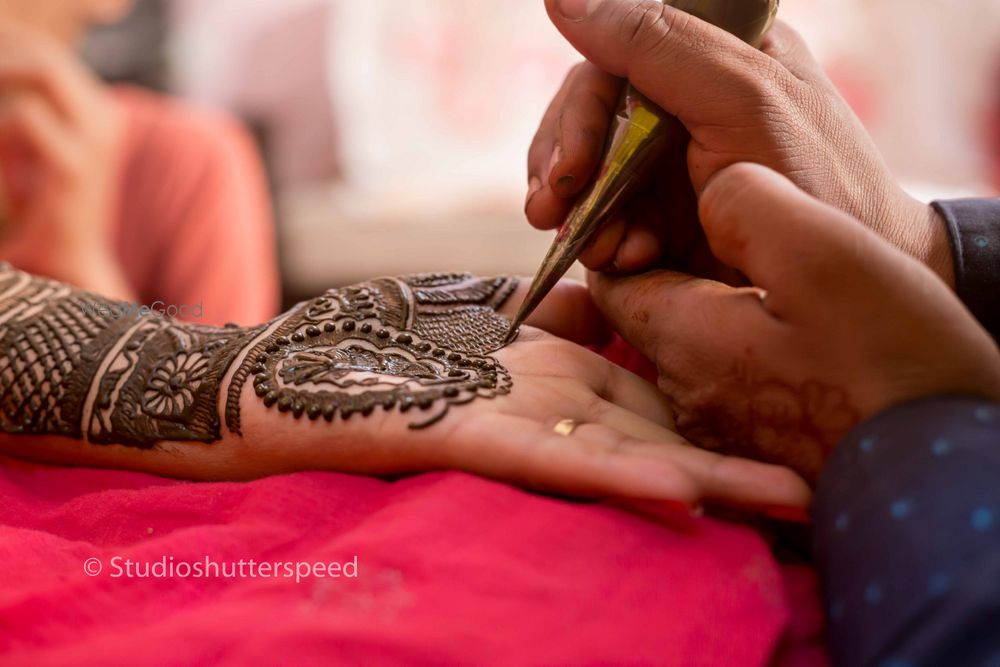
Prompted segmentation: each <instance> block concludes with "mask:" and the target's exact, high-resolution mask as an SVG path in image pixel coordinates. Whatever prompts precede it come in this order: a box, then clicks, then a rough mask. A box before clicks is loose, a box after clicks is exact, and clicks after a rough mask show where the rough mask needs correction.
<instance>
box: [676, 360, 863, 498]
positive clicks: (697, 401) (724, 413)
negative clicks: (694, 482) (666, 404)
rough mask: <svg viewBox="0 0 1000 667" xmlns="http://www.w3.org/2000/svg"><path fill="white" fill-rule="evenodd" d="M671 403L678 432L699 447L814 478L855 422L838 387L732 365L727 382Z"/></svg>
mask: <svg viewBox="0 0 1000 667" xmlns="http://www.w3.org/2000/svg"><path fill="white" fill-rule="evenodd" d="M692 396H693V397H694V398H693V400H692V399H689V400H685V401H677V406H676V407H675V412H676V414H675V420H676V423H677V428H678V431H679V432H680V433H681V435H683V436H684V437H685V438H687V439H688V440H690V441H691V442H692V443H694V444H696V445H698V446H699V447H705V448H706V449H711V450H713V451H717V452H721V453H731V454H735V455H744V456H745V455H747V454H748V453H749V454H750V455H751V456H752V457H753V458H757V459H760V460H762V461H768V462H771V463H778V464H782V465H788V466H790V467H792V468H794V469H795V470H797V471H798V472H800V473H802V474H804V475H805V476H806V477H807V478H810V479H815V478H816V476H817V475H818V473H819V471H820V470H821V469H822V466H823V461H824V460H825V459H826V457H827V456H828V455H829V452H830V451H831V450H832V449H833V448H834V447H835V446H836V444H837V443H838V442H839V441H840V440H841V438H843V436H844V435H845V434H846V433H847V431H849V430H850V429H851V428H852V427H854V426H855V425H856V424H857V423H858V421H859V420H860V418H861V415H860V412H859V411H858V410H857V409H856V408H855V407H854V406H853V405H852V403H851V397H850V395H849V393H848V392H847V391H845V390H844V389H843V388H841V387H836V386H831V385H828V384H824V383H822V382H819V381H817V380H806V381H803V382H799V383H791V382H787V381H784V380H781V379H778V378H775V377H772V376H769V375H763V376H762V375H761V374H759V373H757V372H755V371H754V370H753V369H752V368H750V367H749V365H747V364H737V366H736V368H735V369H734V370H733V372H732V375H731V377H729V378H728V379H726V380H725V381H723V382H721V383H720V384H718V385H716V386H712V387H711V390H710V391H709V392H708V393H706V394H704V395H702V394H699V393H697V392H695V393H694V394H692Z"/></svg>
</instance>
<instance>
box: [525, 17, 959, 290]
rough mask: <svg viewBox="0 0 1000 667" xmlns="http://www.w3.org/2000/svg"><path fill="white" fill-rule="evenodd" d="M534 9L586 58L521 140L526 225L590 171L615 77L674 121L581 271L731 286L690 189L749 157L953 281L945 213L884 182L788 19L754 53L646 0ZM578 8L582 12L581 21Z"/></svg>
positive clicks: (881, 169) (554, 209)
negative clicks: (527, 139)
mask: <svg viewBox="0 0 1000 667" xmlns="http://www.w3.org/2000/svg"><path fill="white" fill-rule="evenodd" d="M545 5H546V8H547V9H548V12H549V15H550V17H551V19H552V21H553V22H554V23H555V25H556V27H557V28H558V29H559V30H560V31H561V32H562V33H563V35H564V36H565V37H566V39H568V40H569V42H570V43H571V44H572V45H573V46H575V47H576V48H577V49H578V50H579V51H580V52H581V53H582V54H583V55H584V56H585V57H586V58H587V59H588V61H589V62H585V63H583V64H581V65H579V66H577V67H576V68H575V69H574V70H572V71H571V72H570V74H569V77H568V78H567V79H566V82H565V84H564V85H563V87H562V90H560V91H559V93H558V94H557V95H556V97H555V99H554V100H553V101H552V103H551V106H550V107H549V109H548V111H547V113H546V114H545V117H544V119H543V120H542V123H541V127H540V128H539V130H538V134H537V135H536V137H535V139H534V142H533V143H532V146H531V150H530V153H529V159H528V164H529V167H528V173H529V194H528V203H527V206H526V212H527V215H528V219H529V221H530V222H531V224H532V225H534V226H535V227H538V228H541V229H551V228H554V227H556V226H558V225H559V224H561V223H562V220H563V219H564V217H565V214H566V212H567V210H568V209H569V206H570V204H571V203H572V201H573V200H574V199H575V198H576V196H577V195H578V194H579V192H580V190H581V189H582V188H583V187H584V186H585V185H586V184H587V183H588V182H589V181H590V179H591V178H592V176H593V174H594V171H595V169H596V166H597V163H598V161H599V158H600V154H601V150H602V148H603V144H604V141H605V135H606V133H607V128H608V125H609V122H610V119H611V118H612V114H613V113H614V112H615V108H616V104H617V100H618V95H619V91H620V89H621V79H619V78H616V77H627V78H628V79H629V80H630V81H631V82H632V83H633V84H634V85H635V86H636V87H637V88H638V89H639V90H640V91H642V92H643V93H645V94H646V95H647V96H649V97H650V98H651V99H652V100H653V101H654V102H656V103H657V104H659V105H660V106H661V107H662V108H664V109H666V110H667V111H668V112H670V113H671V114H673V115H674V116H676V117H677V118H678V119H679V121H680V123H681V124H683V128H679V129H681V132H680V133H679V134H680V136H681V139H682V140H681V141H679V142H678V143H677V145H676V146H675V147H674V148H673V149H671V150H670V151H668V152H667V154H666V156H665V157H664V158H663V159H662V161H661V162H660V164H658V165H657V166H656V168H655V169H654V173H653V177H652V179H651V182H650V183H649V185H648V186H647V187H646V188H645V191H644V192H642V193H640V195H639V196H638V197H637V198H636V200H635V201H634V203H633V205H632V206H631V207H629V208H628V209H627V210H625V211H623V212H622V214H621V216H620V217H619V219H618V220H614V221H612V223H611V224H609V225H608V226H607V228H606V229H605V230H604V232H603V233H602V234H600V235H599V236H598V237H597V238H596V239H595V240H594V242H593V243H592V245H591V247H590V249H589V251H588V252H587V253H586V255H585V256H584V257H583V260H584V263H585V264H586V265H587V266H588V267H589V268H591V269H594V270H618V271H635V270H638V269H643V268H649V267H651V266H654V265H658V266H661V267H667V268H677V269H681V270H684V271H687V272H690V273H693V274H695V275H699V276H704V277H709V278H715V279H723V280H726V281H727V282H737V281H738V280H739V276H737V275H736V274H734V273H733V272H732V271H731V269H729V268H728V267H724V266H723V265H722V264H721V263H720V262H719V261H718V259H716V258H715V257H713V256H712V255H711V253H710V252H709V249H708V246H707V244H706V243H705V239H704V235H703V234H702V233H701V230H700V228H699V226H698V222H697V217H696V215H695V213H696V208H697V203H696V199H695V194H694V193H695V192H700V191H701V189H702V188H703V187H704V186H705V183H706V182H707V180H708V179H709V178H710V177H711V176H712V175H713V174H715V173H716V172H718V171H719V170H720V169H723V168H724V167H726V166H728V165H731V164H734V163H737V162H756V163H758V164H762V165H765V166H768V167H770V168H772V169H774V170H776V171H778V172H780V173H782V174H784V175H785V176H787V177H788V178H790V179H791V180H792V181H793V182H794V183H795V184H796V185H798V186H799V187H800V188H802V189H803V190H805V191H806V192H808V193H809V194H811V195H813V196H814V197H817V198H819V199H820V200H822V201H824V202H826V203H828V204H831V205H833V206H835V207H837V208H839V209H841V210H844V211H847V212H848V213H850V214H851V215H852V216H854V217H856V218H858V219H860V220H861V221H862V222H863V223H865V225H866V226H868V227H869V228H870V229H872V230H874V231H875V232H877V233H878V234H880V235H881V236H882V237H883V238H885V239H887V240H888V241H889V242H891V243H892V244H893V245H895V246H897V247H898V248H900V249H902V250H903V251H905V252H907V253H908V254H910V255H912V256H914V257H916V258H917V259H919V260H921V261H922V262H924V263H925V264H927V265H929V266H930V267H931V268H933V269H934V270H935V271H936V272H937V273H938V274H939V275H941V276H942V278H944V279H945V281H946V282H949V283H952V282H953V281H954V276H953V267H952V257H951V250H950V247H949V245H948V239H947V232H946V229H945V227H944V223H943V222H942V221H941V220H940V218H939V216H937V215H936V213H935V212H934V211H933V209H931V208H930V207H929V206H926V205H924V204H922V203H920V202H918V201H916V200H914V199H913V198H911V197H910V196H908V195H907V194H906V193H904V192H903V191H902V189H901V188H900V187H899V186H898V185H897V184H896V182H895V181H894V180H893V178H892V177H891V175H890V174H889V172H888V170H887V168H886V166H885V164H884V163H883V161H882V158H881V157H880V155H879V153H878V151H877V149H876V148H875V146H874V145H873V144H872V142H871V140H870V138H869V137H868V135H867V134H866V132H865V130H864V128H863V127H862V126H861V124H860V122H859V121H858V120H857V118H856V117H855V115H854V114H853V112H852V111H851V109H850V108H849V107H848V106H847V104H846V103H845V102H844V100H843V99H842V98H841V97H840V95H839V94H838V93H837V91H836V90H835V89H834V87H833V85H832V84H831V83H830V81H829V80H828V79H827V78H826V76H825V75H824V73H823V72H822V70H821V68H820V66H819V65H818V64H817V63H816V61H815V60H814V59H813V58H812V56H811V55H810V53H809V51H808V49H807V47H806V46H805V45H804V44H803V42H802V40H801V39H800V37H799V36H798V35H797V34H796V33H795V32H794V31H793V30H792V29H791V28H789V27H788V26H786V25H783V24H782V23H780V22H778V23H777V24H776V25H775V26H774V27H773V28H772V29H771V31H770V33H769V34H768V36H767V38H766V41H765V43H764V46H763V52H762V51H758V50H757V49H754V48H753V47H751V46H748V45H747V44H745V43H743V42H741V41H740V40H739V39H737V38H735V37H733V36H731V35H729V34H727V33H725V32H724V31H722V30H719V29H717V28H714V27H713V26H710V25H709V24H707V23H705V22H702V21H700V20H698V19H695V18H693V17H691V16H690V15H688V14H685V13H683V12H680V11H678V10H675V9H673V8H672V7H669V6H665V5H663V4H661V3H660V2H659V1H658V0H603V1H602V2H594V1H593V0H591V1H590V2H589V3H588V2H586V1H585V0H546V2H545ZM588 5H589V6H590V7H591V8H592V12H591V13H590V14H589V15H587V16H586V17H584V14H585V7H586V6H588ZM567 16H569V17H571V18H567ZM574 18H575V20H574ZM591 63H593V64H591ZM692 184H693V190H692Z"/></svg>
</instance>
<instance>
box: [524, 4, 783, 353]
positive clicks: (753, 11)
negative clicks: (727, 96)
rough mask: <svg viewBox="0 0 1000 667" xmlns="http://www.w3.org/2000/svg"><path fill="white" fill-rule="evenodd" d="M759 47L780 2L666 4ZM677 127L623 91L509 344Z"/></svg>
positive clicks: (629, 88) (633, 91)
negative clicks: (594, 167)
mask: <svg viewBox="0 0 1000 667" xmlns="http://www.w3.org/2000/svg"><path fill="white" fill-rule="evenodd" d="M665 2H666V4H668V5H672V6H674V7H676V8H678V9H680V10H683V11H685V12H688V13H689V14H692V15H694V16H697V17H698V18H700V19H702V20H704V21H708V22H709V23H712V24H714V25H716V26H719V27H720V28H723V29H724V30H726V31H728V32H730V33H732V34H734V35H736V36H737V37H739V38H740V39H742V40H743V41H745V42H747V43H748V44H751V45H753V46H755V47H759V46H760V43H761V41H762V40H763V38H764V35H765V34H766V33H767V29H768V28H769V27H770V26H771V24H772V23H773V22H774V18H775V16H776V15H777V13H778V3H779V0H665ZM673 131H676V121H675V120H674V119H673V118H671V117H670V116H669V115H668V114H667V113H666V112H665V111H663V110H662V109H660V108H659V107H658V106H656V105H655V104H653V103H652V102H651V101H649V99H647V98H646V97H645V96H644V95H643V94H642V93H640V92H639V91H638V90H636V89H635V88H633V87H632V85H631V84H628V85H626V86H625V89H624V90H623V91H622V96H621V100H620V101H619V104H618V112H617V113H616V115H615V118H614V119H613V120H612V124H611V127H610V128H609V130H608V140H607V144H606V146H605V148H604V153H603V158H602V160H601V166H600V168H599V169H598V172H597V176H596V177H595V178H594V180H593V181H592V182H591V184H590V185H589V186H588V187H587V189H586V190H584V191H583V192H582V193H581V194H580V196H579V198H578V199H577V201H576V204H575V205H574V206H573V208H572V210H570V212H569V214H568V215H567V216H566V221H565V222H564V223H563V225H562V227H561V228H560V229H559V232H558V234H556V238H555V241H554V242H553V243H552V247H550V248H549V252H548V254H547V255H546V256H545V259H544V260H543V261H542V266H541V268H540V269H539V270H538V274H537V275H536V276H535V279H534V281H532V283H531V288H530V289H529V290H528V294H527V296H526V297H525V299H524V303H522V304H521V307H520V309H519V310H518V313H517V315H516V316H515V318H514V320H513V322H512V323H511V328H510V331H509V332H508V334H507V342H510V341H511V340H513V338H514V336H515V335H516V334H517V330H518V328H519V327H520V326H521V324H523V323H524V321H525V320H526V319H527V318H528V316H529V315H530V314H531V313H532V312H534V310H535V308H537V307H538V305H539V304H540V303H541V302H542V300H543V299H544V298H545V296H546V295H547V294H548V293H549V292H550V291H551V290H552V288H553V287H555V285H556V283H558V282H559V280H560V279H561V278H562V277H563V276H564V275H566V272H567V271H568V270H569V268H570V267H571V266H572V265H573V263H574V262H575V261H576V260H577V258H579V257H580V254H581V253H582V252H583V251H584V249H585V248H586V247H587V244H588V243H590V240H591V239H592V238H593V237H594V235H595V234H596V233H597V232H598V231H599V230H600V229H601V227H602V226H603V225H604V224H605V223H606V222H607V221H608V219H609V218H610V217H611V215H612V214H613V213H614V212H615V211H616V210H617V209H618V207H619V205H620V204H622V203H623V201H624V200H626V199H628V198H629V197H630V196H631V195H632V194H633V193H634V192H635V190H636V188H637V187H638V186H639V185H641V184H642V183H643V182H644V181H645V178H646V176H647V175H648V171H649V167H650V166H651V165H652V164H653V163H654V162H655V160H656V158H658V157H659V156H660V155H661V153H662V151H663V148H664V147H665V146H666V145H667V144H668V143H669V140H670V133H671V132H673Z"/></svg>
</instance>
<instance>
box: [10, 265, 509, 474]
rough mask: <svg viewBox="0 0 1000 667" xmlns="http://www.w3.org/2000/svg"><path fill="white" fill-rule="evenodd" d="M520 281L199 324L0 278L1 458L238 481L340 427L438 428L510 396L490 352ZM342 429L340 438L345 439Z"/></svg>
mask: <svg viewBox="0 0 1000 667" xmlns="http://www.w3.org/2000/svg"><path fill="white" fill-rule="evenodd" d="M515 285H516V281H514V280H512V279H509V278H496V279H476V278H472V277H469V276H465V275H431V276H413V277H408V278H404V279H380V280H374V281H370V282H368V283H364V284H362V285H359V286H353V287H349V288H344V289H339V290H331V291H330V292H327V293H326V294H324V295H323V296H321V297H319V298H317V299H314V300H312V301H310V302H306V303H304V304H300V305H299V306H297V307H295V308H293V309H292V310H291V311H289V312H288V313H286V314H285V315H282V316H281V317H279V318H278V319H276V320H274V321H272V322H270V323H266V324H262V325H259V326H256V327H236V326H228V327H221V328H215V327H204V326H198V325H191V324H182V323H177V322H175V321H173V320H170V319H168V318H164V317H162V316H160V315H158V314H156V313H151V312H145V311H141V310H140V311H135V312H133V307H132V306H129V305H128V304H123V303H118V302H114V301H111V300H108V299H105V298H102V297H100V296H96V295H94V294H91V293H88V292H82V291H79V290H75V289H73V288H71V287H68V286H66V285H62V284H59V283H54V282H51V281H47V280H43V279H39V278H36V277H34V276H31V275H28V274H25V273H21V272H18V271H15V270H13V269H11V268H9V267H3V268H0V431H2V433H3V434H4V435H2V436H0V450H2V451H5V452H7V453H11V454H14V455H18V456H26V457H31V458H37V459H43V460H47V461H54V462H60V463H69V464H90V465H95V464H96V465H108V466H120V467H129V468H139V469H145V470H151V471H154V472H160V473H162V474H169V475H176V476H183V477H208V478H225V477H230V478H239V477H244V476H251V475H256V474H262V473H263V472H277V471H280V470H282V469H297V468H300V467H302V465H303V461H302V459H301V457H306V458H308V457H309V456H313V455H315V454H316V451H317V450H316V446H318V445H322V446H323V447H327V448H328V446H329V441H330V439H331V434H332V433H333V432H337V431H338V430H337V429H336V428H335V427H333V426H331V424H333V423H337V424H343V423H346V422H347V421H348V420H351V423H352V424H355V426H352V427H351V429H350V430H351V431H355V432H362V431H363V428H364V427H363V426H362V427H359V426H357V425H356V424H358V423H359V422H363V423H364V424H365V425H368V424H369V422H370V420H365V419H364V418H365V417H370V416H372V415H373V414H376V415H396V419H397V421H398V420H399V419H400V417H398V415H399V414H401V413H406V414H405V419H406V422H405V423H406V424H408V425H409V426H410V427H411V428H412V427H416V428H419V427H422V426H426V425H429V424H433V423H434V422H436V421H438V420H439V419H440V418H442V417H443V416H444V415H445V414H446V413H448V411H449V410H450V409H451V408H453V407H455V406H458V405H461V404H464V403H467V402H470V401H473V400H475V399H477V398H489V397H493V396H496V395H498V394H502V393H505V392H506V391H508V390H509V386H510V378H509V375H508V374H507V372H506V370H505V369H504V368H503V367H502V366H500V365H499V364H498V363H497V362H496V360H495V359H493V358H492V357H490V356H489V355H488V353H489V352H491V351H493V350H494V349H496V348H497V347H499V345H500V340H501V339H502V337H503V333H504V329H505V326H506V321H505V320H504V319H503V318H501V317H500V316H498V315H497V314H496V313H495V308H497V307H498V306H499V305H500V304H501V303H502V302H503V301H504V300H505V299H506V298H507V297H508V296H509V295H510V293H511V291H512V290H513V288H514V286H515ZM340 432H341V433H342V432H344V429H340Z"/></svg>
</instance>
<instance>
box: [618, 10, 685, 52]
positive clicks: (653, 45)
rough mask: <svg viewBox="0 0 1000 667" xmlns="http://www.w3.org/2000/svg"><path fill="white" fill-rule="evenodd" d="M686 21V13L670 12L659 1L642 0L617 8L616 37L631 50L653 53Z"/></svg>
mask: <svg viewBox="0 0 1000 667" xmlns="http://www.w3.org/2000/svg"><path fill="white" fill-rule="evenodd" d="M687 20H688V15H687V14H683V13H682V12H676V11H669V10H668V8H667V7H666V5H664V4H663V3H662V2H659V1H658V0H642V2H638V3H636V4H634V5H631V6H629V7H626V8H623V9H621V10H619V16H618V17H617V24H618V38H619V40H620V41H621V43H622V44H624V45H625V46H626V47H627V48H628V49H629V50H630V51H632V52H636V53H640V54H641V53H652V52H655V51H657V50H658V49H659V48H660V47H661V45H662V44H663V43H664V42H665V41H666V40H667V39H668V35H669V34H670V32H671V31H672V30H674V29H675V27H681V22H686V21H687Z"/></svg>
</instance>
